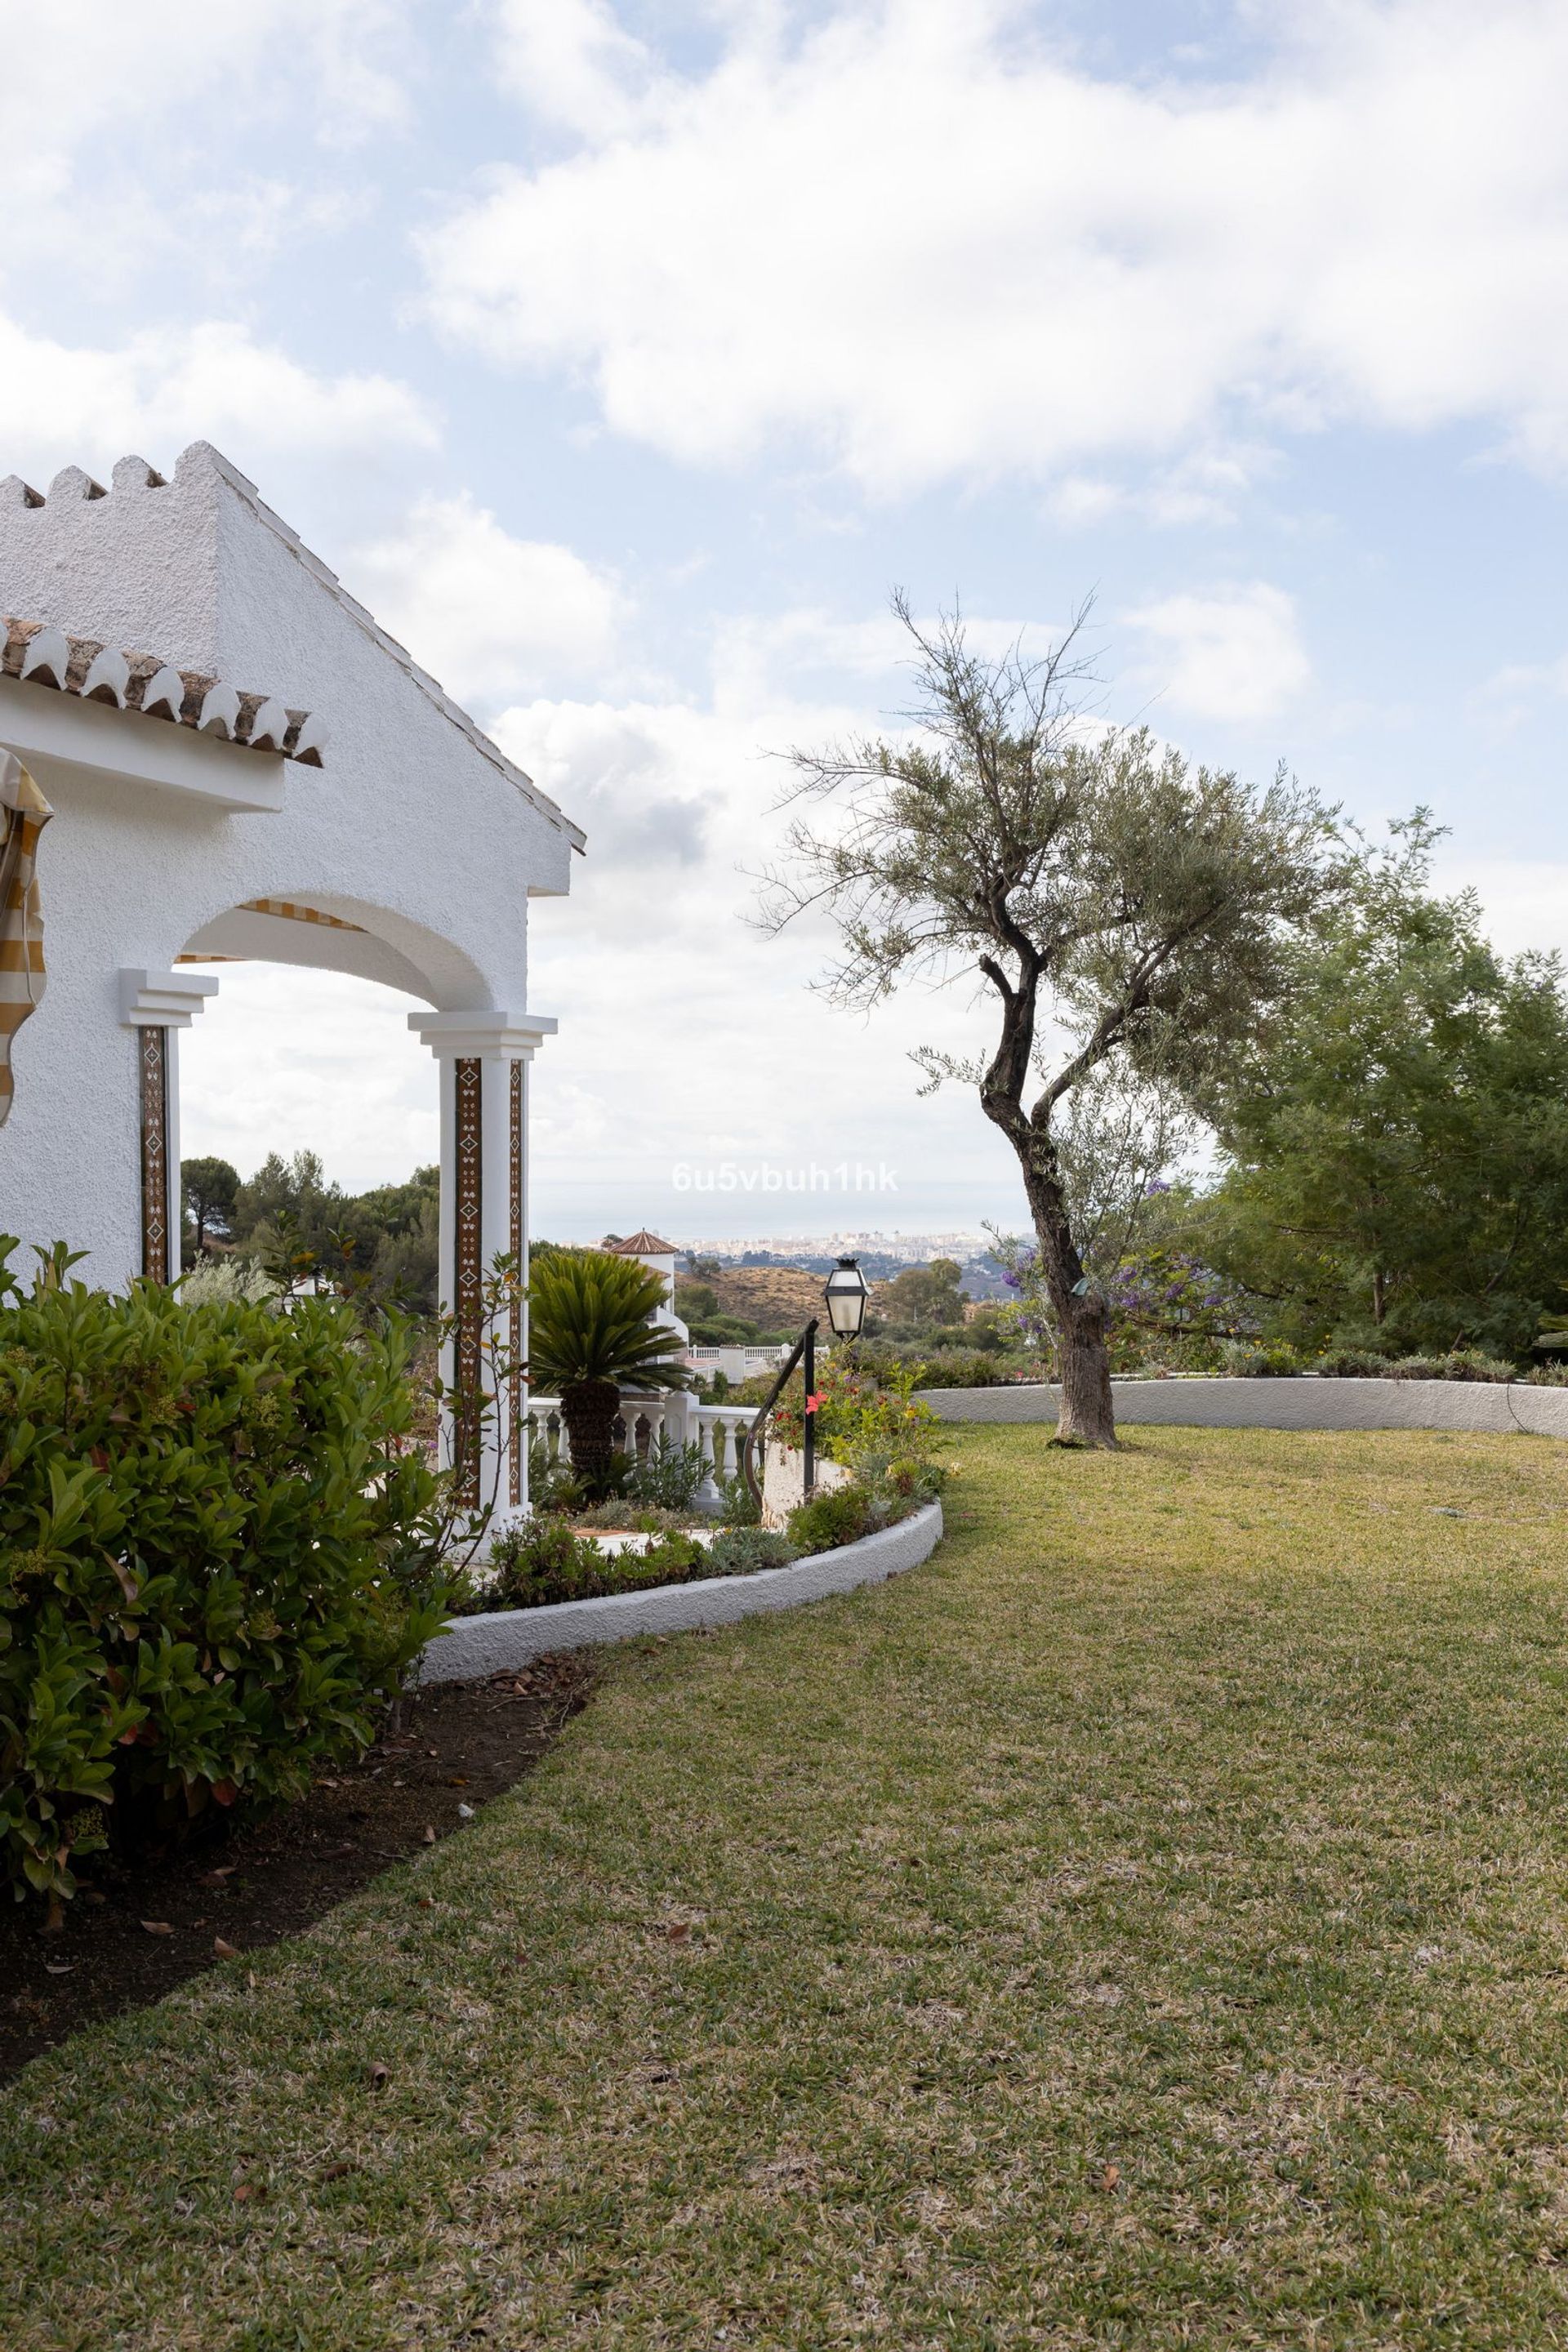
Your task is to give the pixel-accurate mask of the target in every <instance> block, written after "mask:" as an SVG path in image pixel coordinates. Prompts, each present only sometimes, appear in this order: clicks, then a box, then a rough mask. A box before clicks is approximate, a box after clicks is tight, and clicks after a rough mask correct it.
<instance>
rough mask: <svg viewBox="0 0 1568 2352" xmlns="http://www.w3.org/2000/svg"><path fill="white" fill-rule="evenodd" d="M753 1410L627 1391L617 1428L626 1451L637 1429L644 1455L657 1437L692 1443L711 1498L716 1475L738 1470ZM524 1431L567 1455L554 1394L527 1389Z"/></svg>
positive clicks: (555, 1458)
mask: <svg viewBox="0 0 1568 2352" xmlns="http://www.w3.org/2000/svg"><path fill="white" fill-rule="evenodd" d="M756 1410H757V1409H756V1407H755V1405H748V1404H705V1403H704V1402H702V1401H701V1400H700V1398H698V1397H694V1396H691V1395H689V1394H688V1393H687V1392H686V1391H681V1390H677V1391H668V1390H667V1391H660V1392H658V1393H656V1394H654V1395H649V1396H642V1395H632V1394H630V1393H629V1392H628V1393H626V1394H625V1395H624V1396H623V1398H622V1401H621V1411H620V1414H619V1417H618V1420H617V1423H616V1433H617V1436H618V1438H619V1440H620V1443H621V1447H622V1451H623V1452H626V1453H629V1452H630V1451H631V1445H630V1443H629V1440H630V1439H631V1436H632V1433H634V1432H636V1433H637V1436H638V1437H639V1438H640V1439H641V1443H640V1444H639V1445H638V1449H637V1450H638V1454H639V1456H640V1457H641V1458H643V1459H646V1458H647V1455H648V1454H650V1453H657V1452H658V1446H659V1443H660V1440H661V1439H663V1440H664V1441H666V1442H667V1443H668V1444H670V1445H672V1446H675V1445H693V1444H694V1445H696V1446H697V1447H698V1449H699V1450H700V1454H701V1456H702V1467H703V1472H704V1476H703V1482H702V1488H701V1492H702V1494H703V1495H704V1496H707V1497H709V1498H710V1499H713V1498H716V1497H717V1494H718V1489H719V1486H720V1483H721V1480H723V1479H725V1478H738V1477H739V1476H740V1475H741V1452H742V1447H743V1446H744V1444H745V1442H746V1431H747V1430H748V1428H749V1427H750V1426H751V1423H752V1420H753V1419H754V1418H755V1415H756ZM528 1433H529V1439H530V1442H531V1444H538V1445H542V1447H543V1449H544V1452H545V1454H546V1455H547V1457H548V1458H549V1459H550V1460H551V1461H552V1462H561V1463H569V1462H570V1461H571V1459H572V1445H571V1441H570V1439H569V1438H568V1436H567V1434H566V1422H565V1417H564V1415H563V1412H562V1411H561V1400H560V1398H559V1397H554V1396H538V1395H530V1397H529V1400H528Z"/></svg>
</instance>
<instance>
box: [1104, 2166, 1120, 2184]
mask: <svg viewBox="0 0 1568 2352" xmlns="http://www.w3.org/2000/svg"><path fill="white" fill-rule="evenodd" d="M1120 2179H1121V2166H1120V2165H1119V2164H1108V2165H1107V2166H1106V2168H1105V2170H1104V2171H1103V2172H1102V2173H1101V2174H1100V2187H1101V2188H1102V2189H1114V2188H1115V2186H1116V2184H1117V2182H1118V2181H1119V2180H1120Z"/></svg>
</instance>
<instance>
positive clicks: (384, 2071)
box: [370, 2058, 392, 2091]
mask: <svg viewBox="0 0 1568 2352" xmlns="http://www.w3.org/2000/svg"><path fill="white" fill-rule="evenodd" d="M391 2072H392V2069H391V2068H390V2067H389V2066H384V2065H383V2064H382V2063H381V2060H380V2059H379V2058H374V2059H373V2060H372V2061H371V2067H370V2086H371V2089H372V2090H373V2091H379V2090H380V2089H381V2087H382V2084H384V2082H385V2081H386V2080H387V2077H388V2075H389V2074H391Z"/></svg>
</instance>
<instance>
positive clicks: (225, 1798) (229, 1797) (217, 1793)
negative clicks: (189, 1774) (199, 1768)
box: [212, 1780, 239, 1805]
mask: <svg viewBox="0 0 1568 2352" xmlns="http://www.w3.org/2000/svg"><path fill="white" fill-rule="evenodd" d="M238 1794H239V1789H238V1786H237V1783H236V1782H235V1781H233V1780H215V1781H214V1782H213V1784H212V1799H213V1802H214V1804H215V1805H232V1804H233V1802H234V1801H235V1799H236V1798H237V1796H238Z"/></svg>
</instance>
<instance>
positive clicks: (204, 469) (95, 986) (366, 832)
mask: <svg viewBox="0 0 1568 2352" xmlns="http://www.w3.org/2000/svg"><path fill="white" fill-rule="evenodd" d="M6 615H8V616H10V617H8V618H0V640H3V649H0V1122H3V1123H0V1228H3V1229H4V1230H5V1232H7V1233H11V1234H19V1235H20V1236H21V1237H22V1240H23V1241H24V1243H39V1244H49V1243H51V1242H53V1241H55V1240H57V1239H63V1240H65V1241H67V1242H68V1244H70V1245H71V1246H72V1248H74V1249H79V1250H84V1251H86V1252H87V1254H88V1255H87V1263H86V1265H85V1266H84V1267H83V1269H82V1271H83V1273H84V1275H85V1276H86V1277H87V1278H88V1279H89V1280H90V1281H93V1282H96V1283H99V1284H101V1285H104V1286H109V1287H116V1286H119V1285H121V1284H122V1283H123V1282H125V1281H126V1280H127V1279H128V1278H130V1277H131V1276H133V1275H136V1274H138V1273H143V1274H149V1275H154V1276H159V1277H160V1278H164V1279H166V1278H168V1277H170V1276H173V1275H174V1274H176V1273H177V1272H178V1270H179V1259H180V1197H179V1161H180V1145H179V1131H180V1091H179V1038H180V1032H181V1031H182V1030H183V1029H186V1028H188V1027H189V1026H190V1024H191V1023H192V1022H193V1021H195V1020H196V1019H198V1018H199V1017H200V1016H201V1013H202V1012H203V1009H204V1007H205V1005H207V1004H208V1003H210V1001H211V999H212V997H213V996H214V994H215V993H216V992H217V990H218V989H219V987H220V986H221V982H222V971H223V967H224V965H225V964H226V963H228V962H232V961H237V960H242V959H247V958H258V959H263V960H266V961H272V962H277V963H289V964H305V965H311V966H315V967H318V968H320V969H322V970H326V971H346V972H354V973H359V974H361V975H363V977H366V978H368V979H372V980H377V981H382V982H385V983H386V984H387V985H388V986H389V987H392V988H396V989H401V990H404V991H406V992H408V993H410V994H412V995H414V996H416V997H417V998H419V999H420V1000H421V1001H422V1003H423V1004H424V1005H425V1006H426V1007H427V1008H428V1009H427V1010H426V1011H422V1012H420V1013H417V1014H415V1015H412V1016H410V1022H411V1026H413V1027H414V1028H415V1029H416V1031H417V1033H418V1034H419V1035H420V1036H421V1038H422V1039H423V1040H424V1042H425V1043H426V1045H428V1046H429V1048H430V1050H431V1052H432V1053H433V1054H434V1055H435V1057H436V1060H437V1064H438V1066H439V1085H440V1105H441V1178H442V1182H441V1257H442V1278H441V1289H442V1295H443V1297H445V1298H447V1299H448V1300H449V1301H452V1302H454V1303H455V1307H456V1312H457V1318H458V1343H457V1350H456V1357H457V1360H456V1362H455V1365H454V1367H453V1368H452V1369H453V1370H455V1371H456V1374H457V1376H458V1381H460V1382H461V1381H464V1380H466V1379H468V1378H469V1377H471V1376H473V1375H475V1374H476V1373H477V1368H478V1362H479V1353H478V1351H479V1344H480V1336H481V1335H480V1330H479V1293H480V1285H481V1282H482V1278H483V1275H484V1272H485V1270H486V1269H487V1268H488V1267H489V1265H490V1263H491V1261H492V1259H493V1258H494V1257H495V1255H497V1254H498V1253H501V1252H510V1253H512V1254H513V1255H515V1256H516V1258H517V1259H518V1260H519V1262H520V1263H525V1262H526V1254H527V1234H528V1215H527V1188H528V1065H529V1062H530V1060H531V1056H532V1055H533V1053H534V1051H535V1049H536V1048H537V1046H538V1045H540V1043H541V1042H542V1039H543V1038H544V1037H545V1036H546V1035H547V1034H549V1032H551V1031H552V1029H553V1028H554V1026H555V1024H554V1022H553V1021H552V1020H550V1019H547V1018H544V1017H542V1015H540V1014H539V1013H535V1012H533V1011H531V1009H530V1007H529V1002H528V904H529V900H530V899H531V898H536V897H542V896H555V895H560V894H562V893H563V892H564V891H565V890H566V889H567V888H568V887H569V883H570V869H571V863H572V854H573V852H574V850H580V849H582V847H583V846H584V838H583V835H582V834H581V833H580V832H579V831H578V829H577V827H576V826H575V825H574V824H573V823H572V822H571V820H570V818H569V817H567V816H566V815H565V814H563V812H562V811H561V810H560V809H559V808H558V807H557V806H556V805H555V803H553V802H552V800H550V799H549V798H548V797H547V796H546V795H545V794H544V793H542V792H540V791H539V790H538V789H537V788H536V787H535V785H534V784H533V783H532V782H531V781H530V779H529V778H528V777H527V776H526V775H524V774H523V773H522V772H521V769H519V768H517V767H515V766H514V765H513V764H512V762H511V761H510V760H508V759H507V758H506V757H505V755H504V754H503V753H502V752H501V751H499V750H498V749H497V747H496V746H495V744H493V743H492V742H490V741H489V740H488V738H487V737H486V736H484V735H483V734H481V732H480V731H479V728H478V727H477V726H476V725H475V724H474V722H473V720H472V719H469V718H468V716H467V714H466V713H465V712H464V711H462V710H460V709H458V707H457V705H456V704H455V703H454V702H453V701H452V700H451V699H450V698H449V697H448V696H447V695H446V694H445V693H444V692H443V691H442V689H441V688H440V686H439V685H438V684H437V681H436V679H434V678H433V677H429V676H428V675H427V674H426V672H425V671H424V670H422V669H421V668H420V667H419V666H418V664H417V662H416V661H415V660H414V659H413V658H412V656H410V655H409V654H407V653H405V650H404V648H403V647H402V646H399V645H397V644H396V643H395V642H394V640H393V639H392V638H391V637H390V636H388V635H387V634H386V633H385V631H384V629H382V628H380V627H379V626H378V625H377V624H376V622H375V621H374V618H373V617H372V615H371V614H369V613H367V612H366V611H365V609H364V608H363V605H361V604H356V603H355V602H354V600H353V597H352V596H350V595H349V594H348V593H346V591H345V590H344V589H343V588H342V585H341V584H340V583H339V582H338V580H337V579H336V578H335V577H334V575H333V574H332V573H331V572H330V571H328V569H327V567H326V566H325V565H324V564H323V563H321V562H320V561H319V560H318V559H317V558H316V557H315V556H314V555H312V554H311V553H310V550H309V549H308V548H307V547H305V546H304V545H303V544H302V543H301V541H300V539H299V537H298V536H297V534H296V533H295V532H294V531H292V530H289V526H288V525H287V523H285V522H282V521H281V520H279V517H278V516H277V515H275V514H274V513H272V511H271V510H270V509H268V507H267V506H265V505H264V504H263V502H262V500H261V499H260V498H259V496H258V493H257V490H256V488H255V486H254V485H253V484H252V483H250V482H249V481H247V479H246V478H245V476H244V475H243V474H241V473H240V472H239V471H238V470H237V468H236V467H234V466H232V465H230V464H229V462H228V461H227V459H226V458H225V457H221V456H220V455H219V454H218V452H217V451H216V449H213V448H211V447H209V446H207V445H206V444H205V443H203V442H198V443H197V444H196V445H195V446H194V447H192V448H190V449H187V450H186V451H185V453H184V456H183V457H181V459H180V461H179V463H178V465H177V466H176V467H175V468H174V474H173V476H172V478H169V479H167V480H165V479H164V478H163V476H162V475H160V474H157V473H154V472H153V468H152V467H150V466H148V465H146V464H145V463H144V462H143V461H142V459H141V458H139V457H125V458H122V459H121V462H120V463H119V464H118V465H117V466H116V467H115V468H114V472H113V477H112V480H111V482H110V484H108V485H105V484H102V483H100V482H97V481H94V480H92V479H91V478H89V476H88V475H86V474H84V473H82V472H81V471H79V469H77V468H75V467H72V468H70V469H68V470H67V471H66V472H64V473H62V474H60V475H58V477H57V478H56V479H55V480H54V481H53V482H52V483H51V484H50V485H49V488H48V490H47V494H40V493H39V492H38V491H37V490H36V489H33V488H30V487H29V486H28V485H27V484H26V482H24V481H22V480H20V479H19V478H17V477H16V475H12V476H11V477H10V478H8V479H6V480H5V481H4V482H0V616H6ZM29 779H30V783H29V781H28V780H29ZM391 1017H395V1016H394V1015H393V1014H392V1013H391V1012H390V1010H389V1018H391ZM17 1270H18V1271H19V1270H21V1268H20V1265H18V1266H17ZM671 1271H672V1273H673V1261H672V1265H671ZM514 1313H515V1318H516V1322H517V1328H516V1330H515V1332H514V1333H513V1335H512V1336H513V1340H514V1344H515V1346H516V1348H517V1350H518V1353H519V1354H520V1355H521V1352H522V1343H523V1338H524V1334H523V1330H522V1328H521V1308H518V1309H516V1310H514ZM511 1405H512V1412H513V1415H514V1417H517V1418H521V1413H522V1412H523V1409H524V1401H523V1398H522V1395H521V1384H520V1385H519V1390H518V1393H517V1395H516V1396H515V1397H514V1398H513V1399H512V1401H511ZM523 1453H524V1449H522V1448H521V1447H519V1446H514V1447H512V1448H511V1449H510V1463H509V1466H508V1470H507V1477H506V1484H507V1486H508V1489H509V1491H508V1492H507V1493H506V1494H504V1495H503V1496H502V1497H501V1500H502V1503H503V1506H510V1507H511V1508H513V1509H515V1508H518V1507H521V1506H522V1505H523V1504H525V1502H526V1499H527V1491H526V1465H525V1462H524V1459H523ZM492 1467H493V1465H492Z"/></svg>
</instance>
